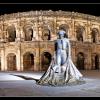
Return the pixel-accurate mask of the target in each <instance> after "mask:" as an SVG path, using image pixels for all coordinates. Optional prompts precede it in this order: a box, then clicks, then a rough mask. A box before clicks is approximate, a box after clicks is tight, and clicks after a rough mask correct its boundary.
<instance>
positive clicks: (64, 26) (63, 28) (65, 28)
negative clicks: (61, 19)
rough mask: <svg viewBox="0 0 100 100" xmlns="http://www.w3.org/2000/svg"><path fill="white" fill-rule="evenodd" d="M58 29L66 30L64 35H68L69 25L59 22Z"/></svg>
mask: <svg viewBox="0 0 100 100" xmlns="http://www.w3.org/2000/svg"><path fill="white" fill-rule="evenodd" d="M59 29H62V30H64V31H65V32H66V36H67V37H68V31H69V26H68V25H67V24H61V25H60V26H59Z"/></svg>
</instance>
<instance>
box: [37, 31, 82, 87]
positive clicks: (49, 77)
mask: <svg viewBox="0 0 100 100" xmlns="http://www.w3.org/2000/svg"><path fill="white" fill-rule="evenodd" d="M58 35H59V38H58V39H57V40H56V41H55V44H56V50H55V52H54V56H53V57H52V60H51V63H50V66H49V68H48V70H47V71H46V72H45V73H44V74H43V76H42V77H41V78H40V80H39V81H37V84H40V85H53V86H63V85H71V84H78V83H83V82H84V80H83V78H82V77H83V75H82V74H81V73H80V72H79V71H78V69H77V68H76V67H75V65H74V64H73V62H72V59H71V47H70V41H69V39H68V37H65V36H66V32H65V31H64V30H62V29H60V30H59V32H58Z"/></svg>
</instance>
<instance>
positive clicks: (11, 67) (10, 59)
mask: <svg viewBox="0 0 100 100" xmlns="http://www.w3.org/2000/svg"><path fill="white" fill-rule="evenodd" d="M7 69H8V71H15V70H17V69H16V55H15V54H13V53H10V54H8V56H7Z"/></svg>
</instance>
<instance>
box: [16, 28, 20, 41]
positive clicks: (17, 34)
mask: <svg viewBox="0 0 100 100" xmlns="http://www.w3.org/2000/svg"><path fill="white" fill-rule="evenodd" d="M20 37H21V34H20V29H19V28H18V26H16V41H20Z"/></svg>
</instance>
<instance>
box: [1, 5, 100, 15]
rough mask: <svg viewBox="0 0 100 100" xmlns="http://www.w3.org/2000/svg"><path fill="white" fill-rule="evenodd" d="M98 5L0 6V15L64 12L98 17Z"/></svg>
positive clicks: (99, 12) (99, 7) (99, 11)
mask: <svg viewBox="0 0 100 100" xmlns="http://www.w3.org/2000/svg"><path fill="white" fill-rule="evenodd" d="M99 9H100V4H31V3H29V4H25V3H19V4H0V15H2V14H7V13H16V12H23V11H31V10H54V11H56V10H64V11H74V12H80V13H85V14H91V15H95V16H100V10H99Z"/></svg>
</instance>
